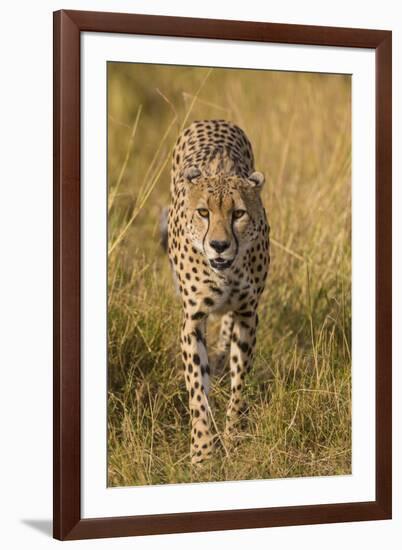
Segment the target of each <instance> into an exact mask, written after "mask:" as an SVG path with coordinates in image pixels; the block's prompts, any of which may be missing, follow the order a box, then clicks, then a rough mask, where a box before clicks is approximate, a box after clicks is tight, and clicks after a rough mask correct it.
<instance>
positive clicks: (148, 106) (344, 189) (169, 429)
mask: <svg viewBox="0 0 402 550" xmlns="http://www.w3.org/2000/svg"><path fill="white" fill-rule="evenodd" d="M203 118H226V119H229V120H232V121H234V122H235V123H237V124H238V125H239V126H241V127H242V128H243V129H244V130H245V131H246V133H247V135H248V136H249V138H250V140H251V142H252V144H253V147H254V152H255V157H256V169H258V170H261V171H263V172H264V173H265V175H266V181H267V183H266V185H265V189H264V192H263V200H264V203H265V205H266V209H267V212H268V215H269V220H270V225H271V235H272V251H271V252H272V264H271V270H270V275H269V279H268V285H267V289H266V291H265V293H264V295H263V299H262V302H261V304H260V309H259V312H260V320H261V323H260V327H259V334H258V342H257V354H256V359H255V363H254V368H253V370H252V372H251V373H250V375H249V377H248V381H247V387H246V394H247V399H248V403H249V405H250V412H249V423H248V428H247V429H246V431H245V432H244V437H243V440H242V442H241V444H240V445H239V446H238V447H237V448H236V449H235V450H234V451H233V453H232V454H230V456H226V455H225V453H223V452H217V453H216V456H215V457H214V458H213V460H211V461H210V463H208V464H207V465H205V467H204V468H202V469H201V470H198V469H197V470H194V468H191V467H190V465H189V457H188V453H189V413H188V405H187V395H186V391H185V385H184V381H183V379H182V370H181V365H180V353H179V325H180V316H181V311H180V304H179V302H178V299H177V297H176V295H175V293H174V290H173V285H172V281H171V274H170V271H169V266H168V261H167V258H166V256H165V255H164V253H163V251H162V249H161V247H160V244H159V218H160V213H161V210H162V208H163V207H164V206H165V205H167V204H168V202H169V169H170V153H171V149H172V147H173V144H174V142H175V140H176V138H177V135H178V133H179V131H180V129H181V128H182V127H183V126H185V125H186V124H189V123H190V122H191V121H192V120H194V119H203ZM108 120H109V123H108V126H109V127H108V173H109V205H108V207H109V257H108V262H109V263H108V266H109V279H108V283H109V284H108V286H109V294H108V306H109V342H108V390H109V391H108V464H109V470H108V482H109V485H111V486H122V485H144V484H160V483H178V482H188V481H220V480H234V479H261V478H275V477H292V476H293V477H294V476H316V475H335V474H347V473H350V471H351V240H350V226H351V210H350V200H351V197H350V178H351V169H350V165H351V132H350V125H351V83H350V79H349V77H345V76H340V75H317V74H305V73H284V72H266V71H248V70H244V71H238V70H219V69H213V70H210V69H205V68H188V67H164V66H153V65H136V64H122V63H110V64H109V66H108ZM211 334H212V336H213V334H214V331H213V330H212V331H211ZM228 398H229V376H228V373H227V372H224V373H223V374H222V375H220V376H219V377H217V378H215V379H214V380H213V383H212V389H211V397H210V400H211V401H212V402H213V411H214V417H215V421H216V424H217V429H218V430H221V429H222V425H223V418H224V413H225V407H226V404H227V401H228Z"/></svg>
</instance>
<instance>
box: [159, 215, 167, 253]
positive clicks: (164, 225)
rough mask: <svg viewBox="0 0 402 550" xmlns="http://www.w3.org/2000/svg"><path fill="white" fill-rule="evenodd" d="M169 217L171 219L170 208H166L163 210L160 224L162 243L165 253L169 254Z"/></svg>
mask: <svg viewBox="0 0 402 550" xmlns="http://www.w3.org/2000/svg"><path fill="white" fill-rule="evenodd" d="M168 217H169V208H168V207H167V206H165V207H164V208H162V212H161V217H160V222H159V235H160V242H161V246H162V248H163V250H164V251H165V252H167V248H168Z"/></svg>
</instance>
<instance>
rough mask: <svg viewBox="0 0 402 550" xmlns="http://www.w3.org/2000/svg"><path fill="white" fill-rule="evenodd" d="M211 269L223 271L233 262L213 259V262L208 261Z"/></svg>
mask: <svg viewBox="0 0 402 550" xmlns="http://www.w3.org/2000/svg"><path fill="white" fill-rule="evenodd" d="M209 263H210V264H211V267H212V268H213V269H217V270H218V271H223V270H224V269H227V268H228V267H230V266H231V265H232V263H233V260H224V259H223V258H215V260H209Z"/></svg>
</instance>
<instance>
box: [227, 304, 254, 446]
mask: <svg viewBox="0 0 402 550" xmlns="http://www.w3.org/2000/svg"><path fill="white" fill-rule="evenodd" d="M256 329H257V313H256V312H255V311H249V312H244V313H236V314H235V315H234V325H233V333H232V343H231V347H230V386H231V388H230V389H231V392H230V400H229V406H228V409H227V416H226V428H225V437H226V438H229V437H230V436H232V435H233V433H234V431H235V429H236V428H237V425H238V423H239V420H240V419H241V416H242V413H243V412H244V409H245V407H244V403H243V402H242V390H243V388H244V381H245V377H246V374H247V373H248V372H249V371H250V369H251V366H252V361H253V357H254V350H255V344H256Z"/></svg>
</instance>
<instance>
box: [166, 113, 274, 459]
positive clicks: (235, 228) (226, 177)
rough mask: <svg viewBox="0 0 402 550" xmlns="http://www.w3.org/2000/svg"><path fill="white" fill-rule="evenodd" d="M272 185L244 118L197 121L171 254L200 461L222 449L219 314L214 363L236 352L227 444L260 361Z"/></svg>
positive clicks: (177, 191)
mask: <svg viewBox="0 0 402 550" xmlns="http://www.w3.org/2000/svg"><path fill="white" fill-rule="evenodd" d="M263 183H264V177H263V175H262V174H261V173H260V172H255V171H254V156H253V150H252V147H251V144H250V142H249V140H248V138H247V136H246V134H245V133H244V132H243V130H241V129H240V128H239V127H238V126H236V125H235V124H232V123H230V122H227V121H224V120H204V121H196V122H193V123H192V124H191V125H190V126H189V127H188V128H187V129H186V130H184V131H183V132H182V133H181V135H180V136H179V138H178V140H177V143H176V146H175V148H174V152H173V163H172V174H171V205H170V208H169V217H168V253H169V259H170V262H171V265H172V268H173V273H174V276H175V278H176V283H177V287H178V290H179V293H180V296H181V299H182V303H183V324H182V330H181V353H182V360H183V365H184V376H185V382H186V387H187V390H188V393H189V407H190V414H191V460H192V462H193V463H200V462H202V461H203V460H204V459H206V458H208V457H209V456H210V455H211V454H212V452H213V446H214V437H213V434H212V430H211V425H210V418H209V416H210V415H209V414H208V407H209V403H208V388H209V377H210V374H211V358H210V357H209V355H208V351H207V342H206V322H207V319H208V317H209V316H210V315H211V314H215V313H217V314H221V315H222V321H221V330H220V338H219V342H218V348H217V353H216V356H215V361H214V366H215V365H217V364H223V363H224V362H225V360H226V356H227V355H228V354H229V355H230V361H229V363H230V375H231V377H230V383H231V393H230V399H229V403H228V408H227V418H226V427H225V437H226V439H227V440H229V441H230V440H231V439H233V434H234V433H235V432H236V430H237V429H238V427H239V424H240V420H241V418H242V411H243V410H244V403H243V400H242V390H243V388H244V384H245V377H246V374H247V373H248V372H249V371H250V369H251V366H252V362H253V357H254V352H255V345H256V331H257V324H258V317H257V306H258V301H259V298H260V296H261V293H262V291H263V289H264V285H265V281H266V279H267V275H268V266H269V226H268V222H267V218H266V214H265V210H264V207H263V204H262V201H261V197H260V191H261V188H262V185H263ZM210 355H211V356H212V354H210Z"/></svg>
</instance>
